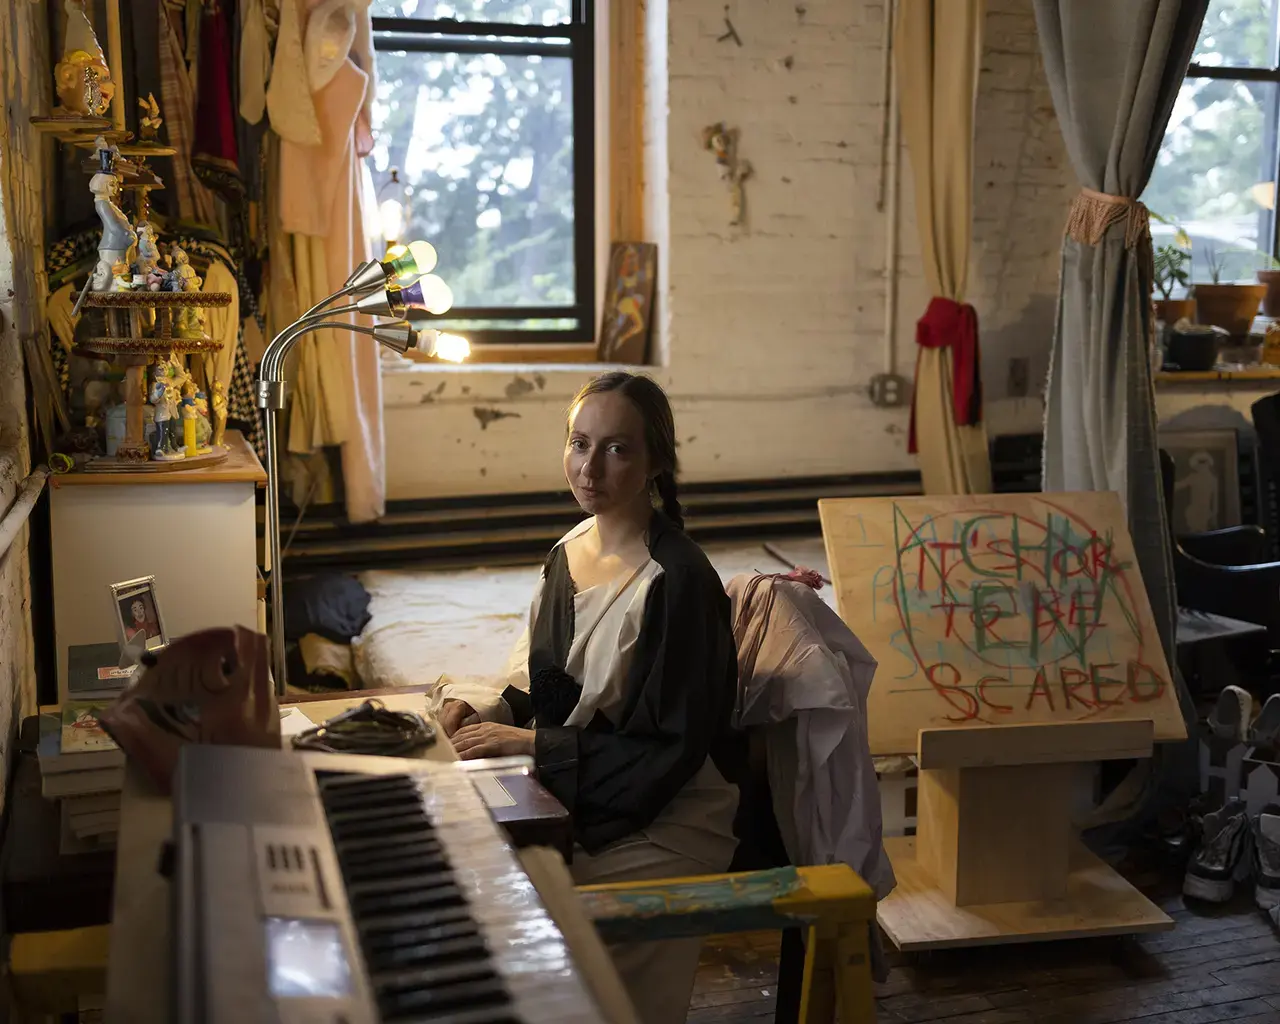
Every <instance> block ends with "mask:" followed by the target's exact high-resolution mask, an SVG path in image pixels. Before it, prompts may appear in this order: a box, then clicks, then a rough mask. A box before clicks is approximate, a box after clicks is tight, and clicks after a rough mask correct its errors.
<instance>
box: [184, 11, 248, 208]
mask: <svg viewBox="0 0 1280 1024" xmlns="http://www.w3.org/2000/svg"><path fill="white" fill-rule="evenodd" d="M231 47H232V44H231V37H230V28H229V26H228V24H227V11H226V7H225V6H224V4H223V3H221V2H219V0H207V2H206V3H205V5H204V16H203V17H202V18H201V19H200V59H199V61H198V62H197V64H196V68H197V75H198V78H199V90H198V92H197V94H196V118H195V124H194V126H193V128H194V132H193V135H192V150H191V166H192V169H193V170H194V171H195V173H196V174H197V175H198V176H199V178H200V180H201V181H203V182H204V183H205V184H206V185H208V186H209V187H210V188H211V189H213V190H214V191H215V192H219V193H221V194H222V196H223V198H224V199H226V200H227V201H228V202H236V201H238V200H240V199H241V198H242V197H243V195H244V183H243V182H242V181H241V180H240V154H239V150H238V148H237V145H236V116H235V108H234V105H233V99H232V86H231V66H232V60H231Z"/></svg>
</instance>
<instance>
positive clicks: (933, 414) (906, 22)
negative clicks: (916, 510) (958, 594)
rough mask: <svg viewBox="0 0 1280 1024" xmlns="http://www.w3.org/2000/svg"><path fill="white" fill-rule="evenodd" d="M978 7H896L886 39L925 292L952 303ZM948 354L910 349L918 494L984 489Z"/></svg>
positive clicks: (959, 272) (947, 1)
mask: <svg viewBox="0 0 1280 1024" xmlns="http://www.w3.org/2000/svg"><path fill="white" fill-rule="evenodd" d="M984 7H985V3H984V0H900V2H899V4H898V16H897V25H896V30H895V32H894V39H895V41H894V49H895V60H896V62H897V77H898V91H899V94H900V96H901V106H902V131H903V135H904V137H905V139H906V143H907V153H908V156H909V157H910V160H911V171H912V174H913V176H914V178H915V196H916V223H917V226H918V230H919V233H920V251H921V256H922V259H923V261H924V272H925V279H926V280H927V281H928V282H929V287H930V290H931V293H932V294H933V295H935V296H939V297H941V298H944V299H951V300H954V301H956V302H961V301H963V299H964V292H965V287H966V284H967V278H968V273H969V244H970V241H971V237H972V218H973V125H974V98H975V95H976V93H977V85H978V67H979V60H980V57H981V53H982V18H983V12H984ZM955 371H956V367H955V363H954V359H953V354H952V351H951V349H950V348H945V347H944V348H924V347H921V348H920V349H919V350H918V352H917V364H916V390H915V424H916V436H917V437H918V444H919V459H920V475H921V477H922V479H923V483H924V490H925V493H926V494H985V493H987V492H989V491H990V490H991V461H990V456H989V455H988V453H987V433H986V429H985V428H984V427H983V425H982V423H981V421H980V420H979V421H978V422H977V423H976V424H975V425H973V426H958V425H957V422H956V408H955V400H954V397H953V396H954V395H955V393H956V391H955V386H954V385H955V382H954V379H953V377H954V373H955Z"/></svg>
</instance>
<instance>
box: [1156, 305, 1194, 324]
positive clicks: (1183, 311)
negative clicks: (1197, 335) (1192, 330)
mask: <svg viewBox="0 0 1280 1024" xmlns="http://www.w3.org/2000/svg"><path fill="white" fill-rule="evenodd" d="M1155 305H1156V317H1157V319H1160V320H1163V321H1164V322H1165V323H1167V324H1168V325H1169V326H1170V327H1172V326H1173V325H1174V324H1176V323H1177V322H1178V321H1179V320H1181V319H1183V317H1185V318H1186V319H1188V320H1190V321H1191V322H1192V323H1195V322H1196V300H1195V299H1156V300H1155Z"/></svg>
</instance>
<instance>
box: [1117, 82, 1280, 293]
mask: <svg viewBox="0 0 1280 1024" xmlns="http://www.w3.org/2000/svg"><path fill="white" fill-rule="evenodd" d="M1277 88H1278V87H1277V85H1276V83H1275V82H1240V81H1229V80H1225V79H1210V78H1189V79H1187V80H1186V81H1185V82H1184V83H1183V85H1182V90H1181V92H1179V94H1178V100H1177V103H1176V104H1175V105H1174V108H1173V116H1172V117H1171V118H1170V120H1169V129H1168V131H1166V132H1165V136H1164V142H1163V144H1162V145H1161V147H1160V155H1159V157H1158V158H1157V160H1156V166H1155V170H1154V172H1153V173H1152V175H1151V182H1150V183H1149V184H1148V185H1147V190H1146V192H1145V193H1143V196H1142V200H1143V202H1144V203H1146V204H1147V206H1148V207H1149V208H1150V209H1151V211H1152V212H1153V213H1155V214H1159V215H1161V216H1163V217H1165V218H1167V219H1169V220H1172V221H1175V222H1176V223H1177V224H1178V225H1179V226H1181V227H1182V228H1184V229H1185V230H1186V231H1187V233H1188V234H1190V236H1191V239H1192V243H1193V244H1192V266H1191V272H1192V280H1193V281H1209V280H1210V278H1211V270H1212V264H1213V263H1214V262H1215V261H1217V262H1220V263H1221V264H1222V266H1223V269H1222V275H1221V280H1222V281H1224V282H1225V281H1231V280H1246V279H1248V280H1251V279H1252V278H1253V275H1254V272H1255V271H1256V270H1257V269H1258V268H1259V267H1260V266H1261V265H1262V264H1261V262H1260V260H1259V257H1258V256H1257V254H1256V252H1255V250H1257V249H1262V250H1264V251H1266V252H1270V251H1271V247H1272V237H1273V232H1272V224H1273V218H1274V216H1275V182H1276V116H1277V107H1276V103H1277ZM1173 233H1174V228H1173V227H1172V226H1169V225H1166V224H1160V223H1156V222H1155V221H1154V220H1153V222H1152V225H1151V234H1152V238H1153V239H1154V241H1155V244H1156V245H1157V246H1160V245H1164V244H1167V243H1169V242H1170V241H1172V240H1173Z"/></svg>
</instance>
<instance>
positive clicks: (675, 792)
mask: <svg viewBox="0 0 1280 1024" xmlns="http://www.w3.org/2000/svg"><path fill="white" fill-rule="evenodd" d="M564 470H565V476H566V478H567V479H568V481H569V486H570V488H572V490H573V496H574V497H575V498H576V499H577V501H578V504H579V505H581V506H582V508H583V509H584V510H585V511H586V512H587V513H589V514H590V516H591V518H589V519H587V520H586V521H585V522H583V523H581V524H580V525H579V526H577V527H575V528H574V529H572V530H570V531H569V533H568V534H566V535H565V537H564V538H563V539H562V540H561V541H560V542H559V543H558V544H556V546H555V547H554V548H553V549H552V550H551V554H550V556H549V557H548V558H547V560H546V563H545V565H544V567H543V571H542V577H541V580H540V581H539V584H538V587H537V588H536V590H535V593H534V596H533V605H532V609H531V611H530V615H529V625H528V628H527V629H526V631H525V634H524V636H523V637H522V638H521V640H520V642H519V644H517V646H516V650H515V652H514V654H513V655H512V659H511V663H510V666H509V668H508V674H507V676H506V677H505V678H504V679H503V680H502V681H501V682H499V683H497V684H496V685H495V686H493V687H492V688H489V689H486V688H485V687H483V686H479V685H475V684H463V683H450V684H447V685H446V686H445V688H444V690H443V697H444V703H443V704H442V706H441V711H440V719H441V724H442V726H443V728H444V730H445V732H446V733H447V734H449V735H450V736H452V737H453V744H454V747H455V748H456V749H457V752H458V755H459V756H460V757H463V758H477V757H499V756H504V755H512V754H529V755H532V756H533V757H534V759H535V761H536V763H537V771H538V779H539V780H540V781H541V782H542V784H543V785H544V786H546V787H547V789H548V790H550V791H551V792H552V793H553V794H555V796H556V797H557V798H558V799H559V800H560V802H561V803H563V804H564V805H565V807H567V808H568V809H569V811H570V813H571V814H572V816H573V825H574V833H575V838H576V840H577V844H578V846H579V847H580V849H578V850H577V851H576V852H575V856H574V862H573V865H572V868H571V870H572V872H573V877H574V881H575V882H577V883H578V884H580V885H587V884H594V883H604V882H619V881H633V880H640V879H651V878H669V877H676V876H682V875H700V874H708V873H714V872H720V871H725V870H727V869H728V867H729V862H730V859H731V858H732V856H733V852H734V847H735V845H736V840H735V839H734V834H733V819H734V812H735V810H736V808H737V802H738V795H737V789H736V787H735V786H733V785H731V784H730V783H728V782H726V781H725V777H724V776H723V775H722V774H721V771H720V770H718V768H717V764H719V765H720V766H721V767H722V768H725V769H726V771H728V770H729V769H728V767H727V766H728V764H729V762H728V757H729V752H730V746H729V743H730V740H729V716H730V713H731V711H732V708H733V702H734V698H735V691H736V687H737V676H738V666H737V656H736V653H735V650H734V643H733V632H732V624H731V622H730V617H729V600H728V598H727V597H726V596H725V592H724V586H723V584H722V583H721V581H720V578H719V576H718V575H717V574H716V571H715V570H714V569H713V568H712V567H711V563H710V562H708V561H707V557H706V555H704V554H703V553H702V549H701V548H699V547H698V545H697V544H695V543H694V542H693V541H692V540H690V539H689V538H688V537H687V536H686V535H685V533H684V530H683V519H682V516H681V511H680V505H679V503H678V501H677V500H676V482H675V473H676V448H675V427H674V424H673V421H672V416H671V406H670V404H669V403H668V401H667V396H666V395H665V394H664V393H663V391H662V389H661V388H660V387H659V386H658V385H657V384H656V383H654V382H653V381H652V380H650V379H649V378H648V377H643V376H637V375H632V374H629V373H623V372H615V373H607V374H604V375H603V376H600V377H597V378H596V379H594V380H593V381H591V382H590V383H589V384H587V385H586V387H584V388H583V389H582V391H581V392H579V394H578V396H577V398H575V399H574V402H573V405H572V406H571V407H570V411H569V422H568V431H567V437H566V439H565V448H564ZM655 498H656V499H658V501H660V503H661V511H658V510H657V509H655V507H654V504H655ZM504 684H505V688H503V686H504ZM700 946H701V940H700V939H696V938H695V939H682V940H679V941H675V942H662V943H633V944H628V945H626V946H615V947H614V948H613V950H612V953H613V956H614V959H615V961H616V962H617V965H618V969H619V972H620V973H621V975H622V977H623V980H624V982H625V983H626V986H627V989H628V991H629V992H630V995H631V999H632V1001H633V1002H634V1003H635V1006H636V1010H637V1012H638V1013H639V1015H640V1018H641V1020H643V1021H645V1022H646V1024H650V1022H652V1024H659V1022H664V1024H665V1022H670V1021H683V1020H684V1018H685V1012H686V1009H687V1008H688V1004H689V997H690V994H691V992H692V989H693V980H694V974H695V972H696V970H697V965H698V951H699V948H700Z"/></svg>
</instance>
